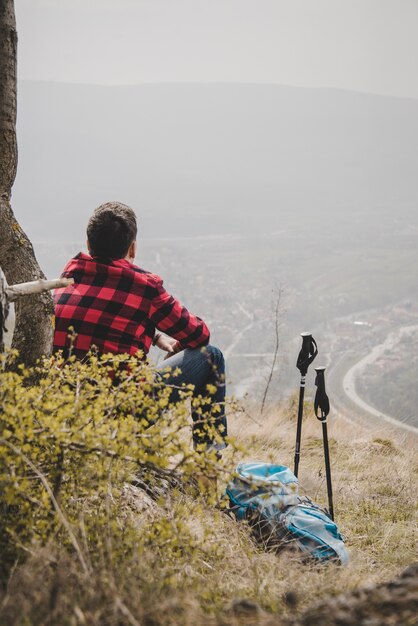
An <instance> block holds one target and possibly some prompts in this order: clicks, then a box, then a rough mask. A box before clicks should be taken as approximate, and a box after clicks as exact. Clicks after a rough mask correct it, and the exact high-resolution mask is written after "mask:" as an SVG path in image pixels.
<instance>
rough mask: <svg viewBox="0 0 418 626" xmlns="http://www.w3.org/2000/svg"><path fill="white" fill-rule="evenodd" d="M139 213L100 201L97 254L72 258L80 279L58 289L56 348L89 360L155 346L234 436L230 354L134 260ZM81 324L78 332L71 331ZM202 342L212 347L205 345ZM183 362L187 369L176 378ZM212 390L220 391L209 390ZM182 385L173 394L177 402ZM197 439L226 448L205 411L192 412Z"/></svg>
mask: <svg viewBox="0 0 418 626" xmlns="http://www.w3.org/2000/svg"><path fill="white" fill-rule="evenodd" d="M136 236H137V222H136V216H135V213H134V211H133V210H132V209H131V208H130V207H128V206H126V205H124V204H120V203H118V202H108V203H106V204H103V205H101V206H99V207H98V208H97V209H96V210H95V211H94V213H93V215H92V216H91V218H90V220H89V223H88V225H87V246H88V250H89V254H84V253H82V252H80V253H79V254H77V256H75V257H74V258H73V259H71V260H70V261H69V262H68V263H67V265H66V267H65V268H64V271H63V273H62V277H65V278H73V279H74V284H72V285H70V286H68V287H65V288H63V289H57V290H56V291H55V298H54V299H55V334H54V351H55V352H56V351H58V350H62V351H63V354H64V356H65V357H67V356H68V354H69V352H70V350H71V352H72V354H75V355H76V356H77V357H78V358H83V357H85V356H86V355H87V353H88V352H89V350H92V349H93V350H96V351H98V352H99V353H100V354H107V353H109V352H110V353H112V354H124V353H127V354H131V355H135V354H140V355H141V358H145V355H146V354H147V353H148V351H149V349H150V347H151V344H153V345H156V346H158V347H159V348H161V350H164V351H165V352H167V353H168V355H167V358H166V359H165V361H164V362H163V363H162V364H161V365H160V366H158V367H157V370H160V371H161V370H164V371H166V370H167V368H169V370H168V371H169V377H168V378H164V382H165V384H168V385H170V384H173V385H176V386H181V385H182V384H183V383H184V384H192V385H194V392H193V393H194V395H195V396H198V395H200V396H202V397H203V398H208V397H210V400H211V402H210V403H208V404H204V405H203V407H202V409H203V410H205V409H206V412H207V416H208V417H209V412H210V411H211V409H213V408H214V407H216V410H215V411H214V412H213V413H214V414H215V416H216V417H212V418H211V424H213V425H214V427H215V429H216V430H217V432H218V433H219V434H220V435H221V437H222V439H224V438H225V436H226V434H227V430H226V417H225V406H224V402H225V364H224V359H223V355H222V352H221V351H220V350H219V349H218V348H215V347H214V346H211V345H209V343H208V342H209V335H210V333H209V329H208V327H207V326H206V324H205V323H204V322H203V320H201V319H200V318H199V317H197V316H195V315H192V314H191V313H189V311H188V310H187V309H186V308H185V307H184V306H182V305H181V304H180V302H179V301H178V300H176V299H175V298H173V296H171V295H170V294H169V293H167V291H166V290H165V289H164V287H163V281H162V280H161V278H160V277H159V276H157V275H155V274H151V273H150V272H147V271H145V270H143V269H141V268H140V267H138V266H137V265H135V264H134V259H135V255H136V251H137V243H136ZM71 327H72V328H73V329H74V331H73V332H74V334H75V336H74V337H70V336H69V329H70V328H71ZM202 347H204V348H203V349H202ZM177 368H180V370H181V373H180V375H176V376H175V377H174V376H173V374H172V372H174V371H175V370H176V369H177ZM208 385H209V388H210V387H212V390H213V388H214V387H216V392H215V393H214V394H213V395H210V396H209V391H208V388H207V386H208ZM175 393H176V392H175V391H173V392H172V394H173V399H174V400H175V399H176V398H175V397H174V396H175ZM192 417H193V419H194V427H193V442H194V444H195V445H197V444H200V443H203V444H205V448H206V449H211V448H214V449H218V450H219V449H221V448H223V447H225V445H226V444H225V443H219V442H216V443H215V442H214V441H213V436H211V435H210V434H209V433H208V432H207V431H206V430H205V429H204V428H203V427H202V417H201V416H197V415H196V414H193V413H192Z"/></svg>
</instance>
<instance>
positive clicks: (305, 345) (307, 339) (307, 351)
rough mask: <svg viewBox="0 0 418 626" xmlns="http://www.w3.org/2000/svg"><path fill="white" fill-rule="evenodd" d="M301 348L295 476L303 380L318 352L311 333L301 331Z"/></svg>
mask: <svg viewBox="0 0 418 626" xmlns="http://www.w3.org/2000/svg"><path fill="white" fill-rule="evenodd" d="M300 336H301V337H302V348H301V351H300V352H299V356H298V360H297V361H296V367H297V368H298V370H299V371H300V387H299V408H298V425H297V428H296V445H295V469H294V472H293V473H294V474H295V476H296V478H297V476H298V471H299V460H300V441H301V438H302V417H303V398H304V395H305V381H306V374H307V372H308V367H309V366H310V364H311V363H312V361H313V360H314V358H315V357H316V355H317V354H318V348H317V346H316V341H315V339H314V338H313V337H312V334H311V333H301V335H300Z"/></svg>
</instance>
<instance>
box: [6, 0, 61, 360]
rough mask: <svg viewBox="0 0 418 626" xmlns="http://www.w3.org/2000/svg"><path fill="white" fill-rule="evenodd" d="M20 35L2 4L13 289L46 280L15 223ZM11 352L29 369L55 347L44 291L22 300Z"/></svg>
mask: <svg viewBox="0 0 418 626" xmlns="http://www.w3.org/2000/svg"><path fill="white" fill-rule="evenodd" d="M16 105H17V32H16V18H15V10H14V2H13V0H0V268H1V269H2V271H3V273H4V275H5V277H6V280H7V282H8V284H9V285H13V284H16V283H23V282H28V281H32V280H39V279H44V278H45V276H44V274H43V272H42V270H41V268H40V267H39V265H38V262H37V260H36V258H35V253H34V250H33V246H32V244H31V242H30V241H29V239H28V237H27V236H26V234H25V233H24V232H23V230H22V228H21V227H20V225H19V223H18V222H17V220H16V218H15V216H14V213H13V210H12V206H11V195H12V187H13V183H14V180H15V176H16V169H17V141H16V109H17V106H16ZM15 313H16V324H15V331H14V334H13V341H12V348H15V349H17V350H18V351H19V354H20V360H21V361H23V362H24V363H26V364H28V365H31V364H33V363H35V362H36V361H37V359H38V358H39V357H41V356H42V355H45V354H49V353H50V351H51V347H52V333H53V327H52V319H53V304H52V298H51V294H50V293H47V292H44V293H42V294H39V295H32V296H28V297H26V298H22V299H20V300H18V301H17V302H16V304H15Z"/></svg>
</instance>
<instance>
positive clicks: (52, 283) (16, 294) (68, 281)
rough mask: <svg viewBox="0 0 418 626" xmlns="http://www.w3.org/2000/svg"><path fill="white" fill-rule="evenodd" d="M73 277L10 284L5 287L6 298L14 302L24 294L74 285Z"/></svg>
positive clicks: (28, 294)
mask: <svg viewBox="0 0 418 626" xmlns="http://www.w3.org/2000/svg"><path fill="white" fill-rule="evenodd" d="M73 283H74V280H73V279H72V278H55V279H53V280H44V279H40V280H33V281H31V282H29V283H19V284H17V285H9V286H8V287H6V288H5V294H6V298H7V300H8V301H9V302H14V301H15V300H17V299H18V298H21V297H22V296H30V295H33V294H36V293H43V292H44V291H50V290H51V289H59V288H60V287H67V286H68V285H72V284H73Z"/></svg>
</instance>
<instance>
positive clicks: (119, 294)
mask: <svg viewBox="0 0 418 626" xmlns="http://www.w3.org/2000/svg"><path fill="white" fill-rule="evenodd" d="M62 277H65V278H73V279H74V284H73V285H70V286H68V287H65V288H62V289H56V290H55V294H54V301H55V334H54V350H55V351H56V350H63V352H64V354H65V355H66V354H68V349H69V348H70V345H71V348H72V352H73V353H74V354H75V355H76V356H78V357H83V356H85V354H86V353H87V352H88V351H89V350H90V349H91V348H93V346H95V347H96V348H97V350H98V351H99V353H101V354H106V353H108V352H112V353H113V354H121V353H128V354H136V352H137V351H138V350H141V351H142V352H143V354H144V355H145V354H147V353H148V350H149V349H150V346H151V344H152V341H153V339H154V334H155V329H156V328H158V329H159V330H161V331H163V332H165V333H167V335H170V336H171V337H174V339H177V340H178V341H180V343H181V345H182V346H183V347H184V348H197V347H199V346H203V345H205V344H207V343H208V341H209V329H208V327H207V326H206V324H205V323H204V322H203V321H202V320H201V319H200V318H199V317H196V316H195V315H192V314H191V313H189V312H188V311H187V309H185V308H184V307H183V306H182V305H181V304H180V302H179V301H178V300H176V299H175V298H173V296H171V295H170V294H169V293H167V292H166V290H165V289H164V287H163V281H162V280H161V278H160V277H159V276H157V275H156V274H151V273H150V272H146V271H145V270H142V269H141V268H139V267H137V266H136V265H133V264H132V263H130V262H129V261H126V260H125V259H118V260H108V259H98V258H92V257H91V256H89V255H87V254H83V253H82V252H80V253H79V254H78V255H77V256H76V257H74V259H71V261H69V262H68V263H67V265H66V267H65V268H64V271H63V273H62ZM70 327H72V328H73V329H74V334H75V338H73V339H72V340H71V339H70V338H69V336H68V335H69V328H70Z"/></svg>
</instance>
